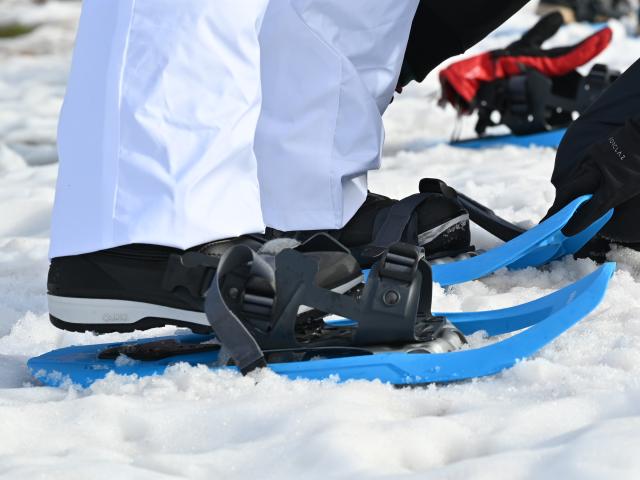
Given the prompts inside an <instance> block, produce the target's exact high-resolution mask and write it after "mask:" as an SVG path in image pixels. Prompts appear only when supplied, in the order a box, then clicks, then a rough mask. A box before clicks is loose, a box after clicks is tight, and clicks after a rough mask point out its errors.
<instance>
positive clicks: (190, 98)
mask: <svg viewBox="0 0 640 480" xmlns="http://www.w3.org/2000/svg"><path fill="white" fill-rule="evenodd" d="M268 3H269V0H243V1H241V2H237V1H236V0H215V1H211V0H182V1H180V2H175V1H174V0H118V1H116V2H108V1H103V0H86V1H85V3H84V9H83V15H82V19H81V27H80V32H79V36H78V40H77V47H76V52H75V57H74V63H73V69H72V73H71V78H70V82H69V89H68V94H67V97H66V100H65V106H64V112H63V114H62V119H61V124H60V135H59V140H60V174H59V180H58V189H57V195H56V197H57V198H56V205H55V208H54V218H53V227H52V242H51V251H50V255H51V257H52V260H51V265H50V268H49V276H48V282H47V290H48V303H49V315H50V319H51V322H52V323H53V324H54V325H56V326H58V327H60V328H62V329H66V330H73V331H87V330H91V331H96V332H105V333H106V332H122V331H131V330H134V329H148V328H152V327H159V326H163V325H166V324H174V325H179V326H186V327H189V328H191V329H193V330H195V331H202V332H208V331H210V330H211V325H210V323H209V321H208V320H207V318H206V316H205V315H204V312H203V309H204V297H205V295H206V292H207V291H208V289H209V287H210V286H211V283H212V279H213V278H214V275H215V274H216V271H217V268H218V265H219V262H222V261H223V259H224V258H226V257H225V255H227V254H229V255H231V254H232V253H234V252H235V254H237V253H238V252H239V250H240V251H244V254H246V249H247V248H249V249H250V250H254V251H256V252H257V254H256V255H258V256H260V257H262V258H263V260H264V259H265V258H266V259H267V262H271V264H273V258H270V257H273V255H275V252H276V251H277V250H278V249H282V248H284V247H286V248H292V247H294V246H295V243H292V242H284V245H283V244H282V242H275V243H276V244H277V245H274V244H271V245H266V246H265V245H264V243H265V240H264V238H262V237H255V236H249V235H242V234H246V233H250V232H255V231H262V230H263V229H264V224H263V221H262V214H261V207H260V192H259V182H258V174H257V164H256V158H255V153H254V138H255V130H256V125H257V123H258V118H259V113H260V108H261V76H260V45H259V42H258V34H259V31H260V28H261V23H262V18H263V14H264V11H265V10H266V7H267V6H268ZM273 141H274V142H277V141H278V139H277V138H274V139H273ZM307 193H309V192H305V194H307ZM311 194H313V192H311ZM215 240H218V241H215ZM236 246H237V247H238V249H239V250H238V249H234V247H236ZM186 249H188V251H185V250H186ZM301 250H302V251H301V253H302V255H304V256H307V257H308V258H309V260H310V261H313V262H315V264H316V266H317V269H318V276H317V278H316V280H315V283H316V284H317V285H318V286H320V287H323V288H326V289H329V290H332V291H334V292H337V293H345V292H347V291H348V290H350V289H352V288H354V287H356V286H357V285H359V284H360V282H361V280H362V273H361V270H360V266H359V265H358V263H357V261H356V259H355V258H353V257H352V256H351V255H349V254H348V253H346V252H345V251H344V249H343V248H342V247H341V246H332V245H331V244H330V243H327V242H316V243H315V244H311V245H307V246H305V248H304V249H301ZM240 270H241V271H239V272H236V273H238V275H239V277H238V278H245V277H243V275H246V273H247V272H246V271H245V270H244V269H242V268H241V269H240ZM245 280H246V278H245ZM269 287H270V285H269V284H268V282H267V283H266V284H262V283H260V282H258V287H256V285H255V284H252V287H251V288H258V293H260V294H263V293H264V294H266V295H268V294H269V292H268V291H266V290H264V289H265V288H267V289H268V288H269ZM240 298H242V299H243V301H244V295H241V296H240ZM307 310H308V309H306V310H304V309H303V310H302V311H303V312H304V311H307Z"/></svg>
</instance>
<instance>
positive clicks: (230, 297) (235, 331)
mask: <svg viewBox="0 0 640 480" xmlns="http://www.w3.org/2000/svg"><path fill="white" fill-rule="evenodd" d="M245 265H250V270H249V275H252V274H257V275H259V276H260V277H262V278H264V279H267V281H268V282H269V284H270V285H271V286H272V287H273V288H274V290H275V273H274V271H273V269H272V268H271V266H270V265H269V264H267V263H266V262H265V261H264V260H263V259H262V258H260V256H259V255H258V254H256V252H254V251H253V250H251V249H250V248H249V247H247V246H245V245H238V246H235V247H232V248H230V249H229V250H228V251H227V252H226V253H225V254H224V255H223V256H222V258H221V259H220V262H219V264H218V270H217V272H216V275H215V278H214V281H213V282H212V284H211V288H210V289H209V292H208V293H207V298H206V300H205V311H206V312H207V318H208V319H209V322H210V323H211V325H212V326H213V328H214V330H215V332H216V336H217V337H218V339H219V340H221V344H222V345H223V347H224V349H225V350H226V351H227V352H228V353H230V354H231V356H232V358H233V360H234V361H235V363H236V365H237V366H238V368H240V371H241V372H242V374H243V375H244V374H246V373H248V372H250V371H251V370H254V369H256V368H260V367H266V366H267V362H266V360H265V358H264V353H263V352H262V350H261V348H260V346H259V345H258V342H256V340H255V338H254V337H253V336H252V335H251V333H249V330H247V328H246V327H245V326H244V324H243V323H242V321H240V320H239V319H238V317H237V315H238V313H239V312H238V311H237V310H238V306H239V305H240V301H239V296H240V294H241V293H243V292H240V290H238V289H237V287H232V288H229V289H228V290H227V292H226V295H227V301H225V298H224V297H223V293H222V290H221V287H222V280H223V279H224V278H225V276H226V275H227V274H229V273H230V272H232V271H237V270H238V269H239V267H243V266H245ZM247 278H248V276H247ZM234 288H235V290H234ZM234 306H235V308H234ZM222 339H224V341H222ZM223 356H224V355H223Z"/></svg>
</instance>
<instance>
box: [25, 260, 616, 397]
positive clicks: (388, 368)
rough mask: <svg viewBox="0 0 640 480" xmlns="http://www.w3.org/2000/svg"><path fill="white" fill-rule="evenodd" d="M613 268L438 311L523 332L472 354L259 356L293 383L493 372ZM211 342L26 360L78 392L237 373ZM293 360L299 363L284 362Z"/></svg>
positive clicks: (574, 314) (547, 336)
mask: <svg viewBox="0 0 640 480" xmlns="http://www.w3.org/2000/svg"><path fill="white" fill-rule="evenodd" d="M614 270H615V264H612V263H609V264H605V265H603V266H602V267H600V268H599V269H598V270H596V271H595V272H593V273H591V274H590V275H588V276H586V277H585V278H583V279H581V280H579V281H578V282H576V283H574V284H572V285H569V286H567V287H565V288H563V289H562V290H559V291H557V292H554V293H552V294H550V295H548V296H546V297H543V298H541V299H538V300H535V301H533V302H529V303H526V304H524V305H520V306H516V307H511V308H507V309H502V310H495V311H487V312H475V313H450V314H443V315H446V316H447V317H448V318H449V319H450V320H451V321H452V322H453V323H454V324H455V325H456V326H457V327H458V328H460V330H462V331H463V333H466V334H470V333H473V332H476V331H480V330H484V331H486V332H487V333H488V334H489V335H498V334H504V333H509V332H513V331H516V330H519V329H522V328H526V327H529V328H528V329H527V330H524V331H523V332H522V333H519V334H517V335H514V336H512V337H510V338H508V339H506V340H502V341H499V342H497V343H494V344H491V345H489V346H486V347H482V348H478V349H470V350H461V351H456V352H452V353H442V354H428V353H405V352H384V353H374V349H365V348H340V347H334V348H320V349H315V350H312V351H302V350H299V351H284V350H283V351H270V352H265V353H266V354H267V359H268V361H269V367H270V368H271V369H272V370H273V371H274V372H276V373H278V374H280V375H284V376H286V377H288V378H291V379H298V378H304V379H314V380H319V379H327V378H329V377H333V376H338V378H339V379H340V380H341V381H345V380H376V379H377V380H380V381H383V382H389V383H391V384H394V385H417V384H426V383H446V382H452V381H459V380H465V379H469V378H475V377H482V376H487V375H492V374H496V373H499V372H500V371H502V370H504V369H506V368H509V367H511V366H513V365H514V364H515V363H516V362H517V361H518V360H520V359H523V358H526V357H529V356H531V355H533V354H534V353H535V352H536V351H538V350H539V349H541V348H542V347H544V346H545V345H547V344H548V343H549V342H551V341H552V340H553V339H555V338H556V337H557V336H559V335H560V334H562V333H563V332H564V331H566V330H567V329H568V328H570V327H571V326H573V325H574V324H576V323H577V322H578V321H580V320H581V319H582V318H584V317H585V316H586V315H587V314H589V313H590V312H591V311H592V310H593V309H594V308H595V307H596V306H597V305H598V304H599V303H600V301H601V300H602V298H603V297H604V294H605V291H606V288H607V285H608V282H609V279H610V277H611V275H612V274H613V272H614ZM159 342H160V343H159ZM163 342H164V343H163ZM176 342H177V344H178V349H179V350H180V351H178V352H177V353H179V354H177V355H169V356H166V355H163V350H164V349H165V348H175V343H176ZM214 342H215V339H214V338H213V337H211V336H202V335H194V334H189V335H182V336H176V337H164V338H154V339H144V340H138V341H135V342H122V343H111V344H103V345H90V346H75V347H67V348H63V349H59V350H55V351H52V352H49V353H46V354H44V355H41V356H39V357H36V358H32V359H30V360H29V362H28V366H29V369H30V371H31V373H32V375H33V376H34V377H35V378H36V379H37V380H38V381H40V382H41V383H43V384H45V385H50V386H60V385H63V384H65V383H66V382H71V383H74V384H78V385H80V386H82V387H88V386H90V385H91V384H92V383H93V382H95V381H97V380H100V379H102V378H104V377H105V376H106V375H107V374H108V373H110V372H114V373H117V374H121V375H137V376H139V377H143V376H149V375H157V374H162V373H163V372H164V371H165V369H166V368H167V367H169V366H170V365H174V364H176V363H179V362H186V363H188V364H191V365H200V364H204V365H209V366H210V368H213V369H217V368H226V369H232V370H233V369H236V368H235V367H217V366H215V365H216V362H217V361H218V355H219V348H218V346H217V345H216V344H215V343H214ZM172 343H173V346H172ZM136 345H137V346H140V345H147V347H148V348H146V350H145V349H144V348H143V349H142V352H143V353H142V354H139V355H138V357H136V355H135V353H134V354H132V355H133V356H134V357H135V358H147V360H135V359H133V358H131V357H130V356H127V355H124V354H121V353H126V352H128V351H130V350H131V348H130V347H132V346H136ZM180 346H182V347H180ZM127 348H129V350H127ZM138 351H140V349H138ZM415 351H418V352H419V345H416V346H415ZM164 352H165V353H166V351H164ZM145 355H146V357H145ZM318 357H321V358H322V359H317V358H318ZM291 358H295V359H298V360H302V361H284V362H283V361H282V360H290V359H291Z"/></svg>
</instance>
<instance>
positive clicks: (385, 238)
mask: <svg viewBox="0 0 640 480" xmlns="http://www.w3.org/2000/svg"><path fill="white" fill-rule="evenodd" d="M426 199H427V196H426V195H425V194H424V193H416V194H413V195H411V196H409V197H407V198H403V199H402V200H398V201H397V202H396V203H394V204H393V205H391V207H389V208H388V209H387V210H386V211H385V212H386V218H385V219H384V222H383V223H382V225H381V226H380V228H378V229H377V231H376V234H375V236H374V238H373V242H371V244H372V245H374V246H375V247H381V248H388V247H390V246H391V245H393V244H394V243H398V242H400V241H401V240H402V239H403V234H404V233H405V230H407V227H410V225H411V222H412V218H413V221H414V222H416V224H415V225H414V226H415V228H412V229H411V230H415V235H414V237H415V239H414V238H407V239H406V240H408V241H414V240H415V243H417V236H418V232H417V230H418V229H417V219H416V218H415V215H414V213H415V211H416V208H418V207H419V206H420V204H422V202H424V201H425V200H426ZM406 236H407V237H408V236H409V235H406Z"/></svg>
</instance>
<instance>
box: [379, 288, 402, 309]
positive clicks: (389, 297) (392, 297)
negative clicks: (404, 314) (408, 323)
mask: <svg viewBox="0 0 640 480" xmlns="http://www.w3.org/2000/svg"><path fill="white" fill-rule="evenodd" d="M382 301H383V302H384V304H385V305H395V304H397V303H398V302H399V301H400V294H399V293H398V292H396V291H395V290H387V291H386V292H384V294H383V295H382Z"/></svg>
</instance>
